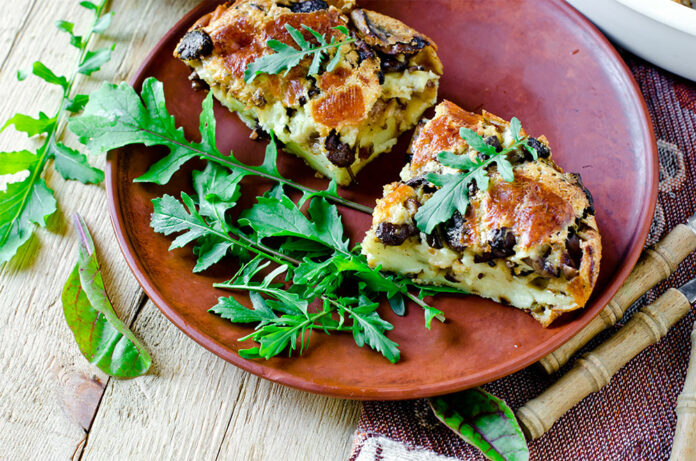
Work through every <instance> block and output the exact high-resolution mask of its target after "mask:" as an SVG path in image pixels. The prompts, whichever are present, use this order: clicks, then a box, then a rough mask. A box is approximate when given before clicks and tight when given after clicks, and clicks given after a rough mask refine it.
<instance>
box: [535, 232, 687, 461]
mask: <svg viewBox="0 0 696 461" xmlns="http://www.w3.org/2000/svg"><path fill="white" fill-rule="evenodd" d="M695 249H696V233H694V231H692V230H691V229H690V228H689V227H688V226H686V225H684V224H678V225H677V227H675V228H674V229H673V230H672V232H670V233H669V234H667V235H666V236H665V237H664V238H663V239H662V240H660V241H659V242H658V243H657V244H655V246H654V247H652V248H646V249H645V250H644V251H643V254H642V255H641V258H640V260H639V261H638V264H636V267H635V268H634V269H633V271H632V272H631V274H630V275H629V276H628V278H627V279H626V281H625V282H624V284H623V285H622V286H621V288H620V289H619V291H617V292H616V294H615V295H614V297H613V298H612V299H611V300H610V301H609V303H608V304H607V305H606V306H605V307H604V309H603V310H602V311H601V312H600V313H599V314H598V315H597V316H596V317H595V318H594V319H592V321H591V322H590V323H588V324H587V326H586V327H585V328H583V329H582V330H580V332H578V333H577V334H576V335H575V336H573V337H572V338H571V339H570V340H568V341H567V342H566V343H565V344H563V345H562V346H561V347H559V348H558V349H556V350H555V351H553V352H551V353H550V354H549V355H547V356H546V357H544V358H543V359H541V360H540V361H539V364H540V365H541V366H542V367H543V368H544V370H545V371H546V372H547V373H549V374H551V373H555V372H556V371H558V369H559V368H561V367H562V366H563V365H564V364H565V363H566V362H567V361H568V360H569V359H570V357H572V356H573V354H575V352H577V351H578V350H579V349H580V348H581V347H582V346H584V345H585V344H587V343H588V341H589V340H590V339H592V338H594V337H595V336H597V334H599V333H600V332H602V331H603V330H605V329H606V328H609V327H611V326H612V325H614V324H616V322H617V321H618V320H619V319H620V318H621V317H623V315H624V313H625V312H626V309H628V308H629V307H630V306H631V304H633V303H634V302H635V301H636V300H637V299H638V298H640V297H641V296H642V295H643V294H644V293H645V292H646V291H648V290H649V289H651V288H652V287H654V286H655V285H657V284H658V283H659V282H661V281H662V280H664V279H666V278H667V277H669V276H670V274H672V272H674V271H675V270H676V268H677V266H678V265H679V263H680V262H682V261H683V260H684V258H686V257H687V256H688V255H689V254H690V253H691V252H692V251H694V250H695ZM695 459H696V458H695Z"/></svg>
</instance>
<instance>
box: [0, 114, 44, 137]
mask: <svg viewBox="0 0 696 461" xmlns="http://www.w3.org/2000/svg"><path fill="white" fill-rule="evenodd" d="M55 123H56V119H55V118H52V117H49V116H48V115H46V114H44V113H43V112H39V117H38V118H34V117H31V116H29V115H25V114H15V115H14V116H12V118H10V119H9V120H8V121H7V122H5V124H4V125H3V127H2V128H0V131H4V130H5V129H6V128H7V127H9V126H14V128H15V130H17V131H20V132H22V133H26V134H27V136H29V137H32V136H36V135H37V134H41V133H48V132H49V131H51V129H52V128H53V126H54V125H55Z"/></svg>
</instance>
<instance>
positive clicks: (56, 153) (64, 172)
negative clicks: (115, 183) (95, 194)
mask: <svg viewBox="0 0 696 461" xmlns="http://www.w3.org/2000/svg"><path fill="white" fill-rule="evenodd" d="M48 155H49V156H50V157H52V158H53V166H54V167H55V169H56V171H58V173H60V175H61V176H63V178H64V179H75V180H77V181H80V182H82V183H84V184H98V183H100V182H102V181H103V180H104V172H103V171H102V170H100V169H98V168H95V167H93V166H91V165H90V164H89V162H88V161H87V157H86V156H85V154H83V153H81V152H78V151H77V150H75V149H71V148H70V147H68V146H66V145H65V144H63V143H62V142H52V143H51V144H49V146H48Z"/></svg>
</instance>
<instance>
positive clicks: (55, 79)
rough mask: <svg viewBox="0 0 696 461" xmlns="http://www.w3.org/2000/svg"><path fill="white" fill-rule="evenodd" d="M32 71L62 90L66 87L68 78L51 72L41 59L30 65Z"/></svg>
mask: <svg viewBox="0 0 696 461" xmlns="http://www.w3.org/2000/svg"><path fill="white" fill-rule="evenodd" d="M32 73H33V74H34V75H36V76H37V77H39V78H40V79H42V80H43V81H45V82H46V83H51V84H53V85H58V86H60V87H61V88H63V89H64V90H66V89H67V88H68V79H67V78H65V77H63V76H58V75H56V74H54V73H53V71H52V70H51V69H49V68H48V67H46V65H45V64H44V63H42V62H41V61H36V62H35V63H34V65H33V66H32Z"/></svg>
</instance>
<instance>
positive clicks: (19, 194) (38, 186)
mask: <svg viewBox="0 0 696 461" xmlns="http://www.w3.org/2000/svg"><path fill="white" fill-rule="evenodd" d="M81 4H82V5H83V6H84V7H86V8H88V9H90V10H92V11H94V19H93V22H92V27H91V28H90V30H89V32H88V34H87V36H86V37H84V38H83V37H80V36H77V35H75V33H74V24H72V23H70V22H67V21H58V22H57V23H56V27H58V29H59V30H61V31H63V32H65V33H67V34H68V35H69V36H70V44H71V45H72V46H74V47H75V48H77V49H78V50H79V58H78V60H77V64H76V67H75V70H74V71H73V72H72V74H71V75H70V77H65V76H61V75H56V74H55V73H54V72H53V71H52V70H51V69H49V68H48V67H46V66H45V65H44V64H43V63H42V62H40V61H37V62H35V63H34V65H33V66H32V70H31V73H33V74H34V75H35V76H37V77H39V78H41V79H42V80H44V81H45V82H47V83H49V84H52V85H56V86H58V87H60V88H61V90H62V96H61V100H60V103H59V104H58V109H57V110H56V112H55V114H54V115H53V116H51V117H49V116H48V115H46V114H45V113H43V112H40V113H39V115H38V116H37V117H32V116H29V115H24V114H16V115H15V116H13V117H12V118H10V119H9V120H8V121H7V122H6V123H5V124H4V126H3V127H2V130H4V129H6V128H7V127H9V126H14V128H15V129H16V130H17V131H20V132H23V133H25V134H26V135H27V136H29V137H32V136H40V135H42V136H44V137H45V139H44V141H43V144H42V145H41V147H39V148H38V149H37V150H36V151H35V152H30V151H27V150H24V151H20V152H0V174H16V173H19V172H22V171H27V172H28V175H27V176H26V177H25V178H24V179H22V180H20V181H17V182H14V183H11V184H9V185H8V187H7V189H6V190H4V191H1V192H0V263H4V262H7V261H9V260H10V259H11V258H12V257H13V256H14V255H15V254H16V253H17V250H18V249H19V248H20V247H21V246H22V245H23V244H24V243H25V242H26V241H27V240H28V239H29V237H31V234H32V233H33V232H34V225H38V226H45V225H46V219H47V218H48V217H49V216H51V215H52V214H53V213H54V212H55V211H56V209H57V204H56V200H55V198H54V197H53V192H52V191H51V190H50V189H49V188H48V187H47V186H46V183H45V181H44V180H43V179H42V177H41V176H42V173H43V171H44V170H45V168H46V164H47V163H48V161H49V160H51V159H53V160H54V164H53V165H54V167H55V169H56V170H57V171H58V173H60V174H61V175H62V176H63V178H65V179H74V180H78V181H81V182H83V183H98V182H101V181H102V180H103V179H104V173H103V172H102V171H101V170H98V169H97V168H94V167H92V166H90V165H89V163H88V162H87V157H85V156H84V155H83V154H81V153H80V152H78V151H76V150H74V149H71V148H70V147H68V146H66V145H65V144H63V143H62V142H60V141H58V137H59V135H60V131H59V130H60V128H61V127H62V124H63V120H64V119H65V118H66V117H68V116H69V114H71V113H76V112H79V111H80V110H82V107H83V106H84V104H85V103H86V101H87V99H86V97H85V96H84V95H73V94H72V90H73V85H74V83H75V80H76V78H77V76H78V75H79V74H84V75H90V74H92V73H93V72H95V71H96V70H98V69H99V68H100V67H101V66H102V65H103V64H104V63H105V62H107V61H108V60H109V59H110V57H111V50H112V49H113V47H108V48H102V49H100V50H97V51H89V50H88V49H87V45H88V44H89V41H90V39H91V37H92V36H93V35H94V34H100V33H102V32H103V31H104V30H105V29H106V27H107V26H108V25H109V22H110V21H111V14H107V15H104V14H103V12H104V9H105V5H106V1H102V2H100V3H99V4H94V3H91V2H82V3H81ZM27 76H28V72H18V74H17V77H18V79H19V80H24V79H25V78H26V77H27Z"/></svg>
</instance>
